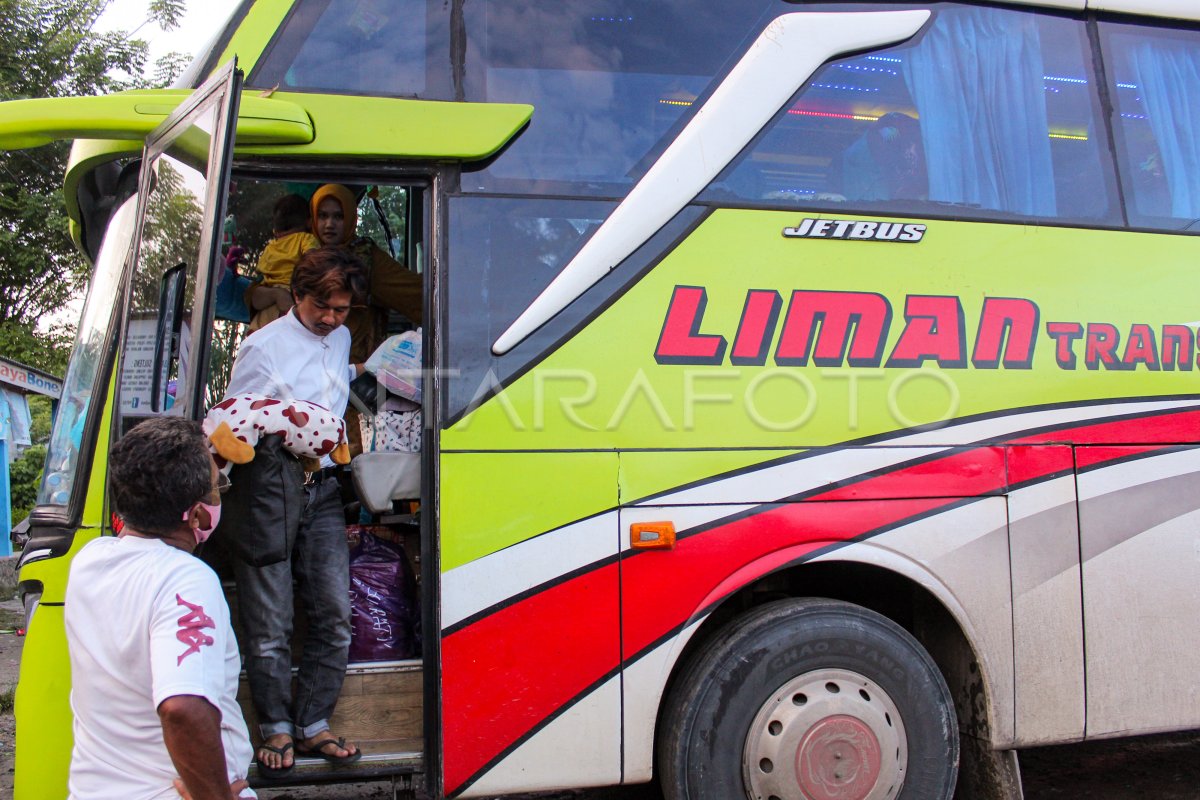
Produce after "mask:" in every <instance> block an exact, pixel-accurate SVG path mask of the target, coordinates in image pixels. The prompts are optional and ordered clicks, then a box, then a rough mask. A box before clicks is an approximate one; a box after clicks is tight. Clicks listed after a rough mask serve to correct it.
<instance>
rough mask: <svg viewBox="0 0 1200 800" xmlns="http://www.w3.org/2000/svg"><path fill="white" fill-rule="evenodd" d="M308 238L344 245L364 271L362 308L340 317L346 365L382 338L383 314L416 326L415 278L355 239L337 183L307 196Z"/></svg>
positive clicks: (347, 201) (345, 196)
mask: <svg viewBox="0 0 1200 800" xmlns="http://www.w3.org/2000/svg"><path fill="white" fill-rule="evenodd" d="M312 225H313V235H314V236H316V237H317V238H318V239H320V240H321V244H322V245H326V246H329V245H332V246H340V247H346V248H348V249H349V250H350V251H351V252H353V253H354V254H355V255H356V256H358V258H359V260H361V261H362V262H363V266H364V267H365V268H366V270H367V277H368V290H367V291H368V296H367V305H366V306H361V307H357V308H353V309H351V311H350V316H349V317H347V319H346V327H347V328H348V329H349V331H350V339H351V344H350V362H351V363H353V364H361V363H362V362H364V361H366V360H367V357H368V356H370V355H371V353H372V352H374V350H375V348H376V347H378V346H379V345H380V344H381V343H382V342H383V340H384V339H385V338H386V335H387V312H388V311H389V310H395V311H399V312H400V313H401V314H403V315H404V316H406V317H408V318H409V319H410V320H412V322H413V324H415V325H420V324H421V316H422V309H423V308H424V303H423V300H422V290H421V276H420V275H418V274H417V273H415V272H412V271H410V270H407V269H405V268H404V267H403V266H402V265H401V264H399V263H397V262H396V260H395V259H393V258H392V257H391V256H390V255H388V254H387V253H386V252H384V251H383V250H381V249H380V248H379V246H378V245H376V244H375V243H374V242H373V241H371V240H370V239H367V238H365V237H356V236H355V232H356V231H357V229H358V203H357V202H355V198H354V193H353V192H351V191H350V190H349V189H347V188H346V187H345V186H342V185H341V184H340V183H327V184H325V185H324V186H322V187H321V188H319V189H317V191H316V192H315V193H314V194H313V196H312Z"/></svg>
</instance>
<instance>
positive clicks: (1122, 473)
mask: <svg viewBox="0 0 1200 800" xmlns="http://www.w3.org/2000/svg"><path fill="white" fill-rule="evenodd" d="M1076 460H1077V469H1078V483H1079V531H1080V552H1081V554H1082V558H1083V622H1084V636H1085V638H1086V640H1087V664H1086V667H1087V684H1088V694H1087V735H1088V736H1089V737H1096V736H1111V735H1115V734H1129V733H1148V732H1152V731H1161V730H1176V729H1181V728H1193V727H1196V726H1197V725H1200V713H1198V712H1197V709H1200V690H1197V688H1196V686H1195V681H1194V680H1193V677H1194V673H1195V669H1194V664H1193V663H1192V659H1191V656H1190V654H1192V653H1194V652H1196V647H1198V646H1200V630H1197V627H1196V624H1195V622H1196V619H1197V618H1198V617H1200V591H1198V590H1197V588H1196V580H1195V578H1196V565H1197V563H1198V562H1200V535H1198V534H1197V523H1198V522H1200V500H1198V499H1197V498H1200V449H1197V448H1196V447H1188V446H1176V447H1154V448H1149V447H1145V446H1142V447H1103V446H1102V447H1081V448H1078V449H1077V451H1076ZM1147 676H1153V677H1152V678H1150V679H1147Z"/></svg>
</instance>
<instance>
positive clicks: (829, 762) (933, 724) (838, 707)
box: [658, 598, 958, 800]
mask: <svg viewBox="0 0 1200 800" xmlns="http://www.w3.org/2000/svg"><path fill="white" fill-rule="evenodd" d="M661 726H662V728H661V731H662V735H661V736H660V737H659V751H658V765H659V779H660V783H661V784H662V789H663V794H664V796H665V797H666V798H667V800H733V798H742V797H745V798H751V799H752V800H772V799H774V800H786V799H787V798H799V797H803V798H806V800H832V799H833V798H838V800H893V799H894V798H901V800H949V798H951V797H952V795H953V794H954V785H955V780H956V777H957V773H958V723H957V720H956V718H955V714H954V707H953V703H952V701H951V698H950V691H949V689H948V688H947V687H946V682H945V680H944V679H943V678H942V674H941V672H940V671H939V670H938V668H937V666H936V665H935V664H934V663H933V659H931V658H930V657H929V654H928V653H927V652H925V650H924V648H922V647H921V645H920V644H919V643H918V642H917V641H916V640H915V639H914V638H913V637H912V636H911V635H909V633H908V632H907V631H905V630H904V629H903V628H901V627H900V626H899V625H897V624H895V623H894V622H892V621H891V620H889V619H887V618H886V617H883V616H881V615H879V614H876V613H875V612H873V611H869V610H867V609H865V608H862V607H860V606H855V605H851V604H849V603H843V602H838V601H834V600H824V599H813V598H805V599H789V600H783V601H778V602H772V603H769V604H767V605H763V606H760V607H758V608H756V609H754V610H753V611H751V612H749V613H748V614H746V615H745V616H743V617H740V618H739V619H737V620H735V621H734V622H733V623H731V624H729V625H728V626H727V627H726V628H725V629H724V630H723V631H721V632H720V633H718V634H717V635H716V636H715V637H714V638H713V640H712V641H710V642H708V643H707V644H705V645H704V646H703V647H702V648H701V649H700V650H699V651H698V652H697V653H696V654H695V655H694V657H693V658H692V659H691V660H690V662H689V664H688V665H687V667H685V669H684V671H683V673H682V674H681V675H680V677H679V680H678V681H677V682H676V683H675V685H674V687H673V689H672V690H671V694H670V697H669V698H668V700H667V704H666V706H665V708H664V713H663V716H662V719H661Z"/></svg>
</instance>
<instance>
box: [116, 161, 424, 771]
mask: <svg viewBox="0 0 1200 800" xmlns="http://www.w3.org/2000/svg"><path fill="white" fill-rule="evenodd" d="M176 172H178V171H176ZM159 173H160V174H159V179H158V181H157V183H156V185H155V189H154V191H155V193H156V195H157V196H156V197H155V199H154V201H153V202H150V203H148V204H147V207H148V210H147V215H146V219H145V222H144V223H143V226H142V236H141V242H140V247H141V252H142V253H143V257H142V259H141V261H140V263H139V269H140V270H141V272H145V274H146V275H147V276H150V277H154V276H157V275H159V273H160V272H161V273H163V275H165V276H166V277H165V278H163V279H162V281H161V282H162V285H163V286H168V287H169V292H170V297H171V298H172V299H171V301H170V304H174V303H176V302H177V301H176V300H175V299H173V298H176V297H178V298H183V299H181V300H179V301H178V302H181V303H183V305H184V306H185V307H186V308H188V309H191V308H194V307H197V306H200V305H202V303H203V301H204V297H203V295H202V294H199V292H204V291H206V289H200V288H198V287H197V286H196V285H195V282H194V280H189V279H188V276H186V275H181V276H180V277H175V278H172V277H171V276H172V275H174V273H172V271H171V267H170V265H171V264H174V263H175V261H177V260H180V261H181V260H182V259H176V258H175V255H174V254H175V253H177V252H181V251H183V250H187V249H188V248H189V247H190V245H191V243H190V241H188V240H189V237H193V236H198V235H200V233H199V232H200V230H201V224H200V219H199V217H198V214H199V213H200V212H199V209H200V207H199V206H198V205H197V202H196V195H195V193H194V192H192V191H191V190H190V189H189V184H188V181H187V180H186V176H185V175H182V174H179V175H176V174H175V173H173V172H171V171H170V170H169V169H168V170H166V173H167V174H166V176H165V177H164V175H163V173H164V169H163V168H161V167H160V169H159ZM430 186H431V181H430V180H429V179H428V178H427V177H424V176H422V177H420V178H418V177H415V176H390V177H389V178H387V179H386V180H379V179H377V176H362V175H346V174H331V173H328V172H326V171H321V170H316V169H314V170H311V171H309V170H299V169H295V168H289V169H288V170H287V173H286V174H280V173H279V172H278V171H271V172H259V171H240V170H237V169H235V170H234V172H233V176H232V179H231V181H230V184H229V188H228V192H227V195H226V201H225V202H226V208H225V213H224V215H223V216H222V217H221V218H220V219H219V222H218V225H217V227H216V228H215V229H214V230H213V231H212V232H211V233H210V235H211V236H213V237H214V239H215V240H216V241H217V245H216V247H217V248H218V255H217V258H216V259H215V262H214V268H213V272H212V274H211V275H210V281H211V284H210V286H211V295H210V298H211V300H210V302H211V304H212V308H213V311H212V316H211V320H212V322H211V325H210V326H209V328H208V330H207V331H206V332H202V333H201V334H200V337H199V338H200V339H201V340H202V342H203V344H202V346H201V347H199V348H195V347H194V346H193V347H191V348H189V347H183V348H182V349H180V348H178V347H177V348H176V349H175V350H174V351H172V354H171V359H169V364H168V367H164V369H168V371H169V372H170V375H169V376H168V380H167V382H165V383H164V386H165V388H164V389H162V391H163V393H164V400H163V402H160V403H158V404H153V403H149V402H140V401H139V400H138V398H137V396H136V393H137V392H138V391H142V388H143V386H144V385H145V384H146V383H147V379H146V378H145V376H144V375H143V374H142V373H141V372H140V371H139V366H144V365H145V364H146V363H147V362H149V363H153V359H150V358H147V357H145V355H144V354H142V353H141V352H140V351H139V350H138V349H137V348H138V347H141V346H143V343H144V342H146V341H149V342H153V341H154V336H153V328H152V327H150V328H148V329H147V330H146V331H144V332H143V333H145V335H144V336H143V335H139V331H140V328H139V327H138V326H139V325H142V326H144V325H145V324H146V323H144V322H142V320H141V317H140V316H139V315H138V314H136V313H135V314H131V316H130V321H129V325H130V335H128V336H127V337H125V340H124V342H123V356H124V361H123V364H124V365H125V366H123V367H122V371H121V373H120V374H121V378H120V382H119V385H118V389H117V391H118V395H119V397H120V398H121V399H120V400H119V401H118V407H119V408H121V409H122V410H123V417H122V426H121V429H122V430H123V429H126V428H128V427H129V426H132V425H134V424H137V422H138V421H140V419H141V418H144V417H146V416H150V415H154V414H170V413H178V412H177V411H173V409H175V408H176V404H175V403H174V402H173V395H172V394H171V380H170V379H172V378H174V376H175V373H176V372H179V373H180V374H191V371H192V370H195V374H196V375H197V376H198V378H197V379H198V380H199V382H200V384H201V387H202V389H201V392H200V402H199V403H198V404H197V405H196V406H195V409H194V411H193V412H191V413H192V414H193V416H195V417H196V418H199V419H203V418H204V417H205V414H206V413H207V412H208V411H209V410H210V409H213V407H214V406H216V405H218V404H219V403H222V401H223V400H226V399H228V398H229V396H230V395H229V392H228V388H229V386H230V379H231V377H232V376H233V374H234V368H235V361H236V358H237V354H238V351H239V348H240V347H241V345H242V343H243V342H245V341H246V339H247V337H248V336H251V335H253V334H254V332H255V331H257V330H259V329H261V328H263V327H266V326H267V325H271V324H273V322H274V321H277V320H279V318H280V317H282V316H283V315H286V314H290V313H291V310H290V308H291V295H290V291H289V290H288V283H287V281H288V274H287V273H288V270H289V269H290V267H291V266H294V263H293V264H291V265H287V264H285V265H283V266H281V265H280V263H278V260H275V261H272V252H275V251H278V250H279V249H280V248H279V247H278V243H280V242H281V241H283V240H284V239H285V237H296V238H297V241H302V242H303V243H302V244H300V245H299V246H298V247H297V248H296V250H297V251H298V253H299V252H302V251H303V250H305V249H307V248H310V247H317V246H337V247H341V248H344V249H346V250H348V251H349V252H350V253H352V254H353V255H354V256H355V258H356V259H357V260H358V261H359V262H360V263H361V265H362V267H363V271H364V273H365V275H366V277H367V286H368V291H367V295H366V297H364V298H362V302H360V303H356V304H355V307H354V308H352V309H351V313H350V317H349V318H348V320H347V327H348V328H350V329H351V331H352V335H353V345H352V349H351V363H363V362H370V363H372V367H371V369H372V370H373V372H368V374H366V375H364V376H363V377H362V378H360V379H358V380H356V381H354V383H353V384H352V387H351V395H350V397H351V401H350V404H349V407H348V408H347V411H346V417H345V423H346V439H347V443H348V445H349V448H350V452H351V455H352V458H351V459H350V463H348V464H345V465H340V466H336V467H335V468H334V475H333V477H334V479H336V481H337V483H338V485H339V489H340V493H341V500H342V505H343V509H344V512H345V522H346V524H347V536H346V542H345V546H346V547H347V548H348V550H349V560H350V605H351V643H350V653H349V664H348V666H347V668H346V674H345V680H344V682H343V684H342V688H341V693H340V695H339V698H338V701H337V704H336V708H335V711H334V713H333V715H332V716H331V717H330V719H329V724H330V730H331V731H332V732H335V733H336V734H337V735H338V736H342V737H345V739H346V741H347V742H352V743H354V744H355V745H357V746H358V747H359V748H360V750H361V751H362V753H363V757H362V758H361V760H359V761H358V762H357V763H355V764H353V765H349V766H339V767H336V768H334V767H333V766H331V765H330V763H329V762H327V761H325V760H322V759H319V758H315V757H304V756H299V757H297V758H296V760H295V767H294V769H293V770H291V771H290V773H289V774H288V776H287V778H286V781H288V782H301V783H307V782H313V781H321V780H325V779H343V780H344V779H348V778H350V777H352V776H361V777H378V776H381V775H388V774H392V775H409V774H414V773H419V772H423V771H425V769H426V753H427V752H428V751H427V748H426V745H425V727H426V723H425V719H426V711H425V709H426V707H427V706H426V687H425V683H424V680H423V677H424V675H425V670H424V664H425V660H424V656H425V654H426V652H427V650H428V648H427V647H426V646H425V645H424V644H423V642H422V631H423V630H428V629H430V628H429V627H428V626H424V625H422V621H421V614H422V609H424V608H428V606H429V601H428V600H427V599H426V598H425V597H423V594H424V592H423V588H424V587H425V586H426V585H428V583H427V581H426V580H423V579H422V577H421V574H422V571H423V569H424V567H425V564H426V563H427V561H428V560H429V556H428V555H427V553H428V548H427V545H426V542H428V537H427V536H425V535H423V534H422V529H423V526H425V525H426V520H425V515H423V513H422V510H423V508H424V507H425V506H426V504H425V503H423V492H424V491H425V490H426V487H425V485H424V484H425V482H424V481H422V473H423V468H422V460H423V455H422V452H423V449H424V448H423V440H424V438H425V437H424V436H423V429H424V426H425V423H424V422H423V418H424V416H423V407H422V406H423V404H422V402H421V401H422V397H421V394H420V393H419V390H420V387H421V380H420V377H421V376H420V375H419V374H408V373H404V374H397V372H396V370H392V369H390V368H389V366H388V364H390V363H391V362H387V363H381V364H379V365H376V364H374V362H372V360H371V359H370V356H371V355H372V353H374V352H375V351H377V350H380V349H386V343H393V345H394V344H395V343H398V342H402V343H405V344H406V345H408V346H409V347H410V348H412V349H411V350H410V351H408V352H414V351H415V352H416V353H417V354H418V356H417V357H418V358H419V353H420V352H421V350H422V348H421V343H422V338H423V327H422V326H423V322H424V319H425V313H424V308H425V298H424V292H423V289H422V286H423V278H424V277H425V275H426V274H427V269H426V265H427V261H426V258H427V255H426V253H427V242H428V241H429V234H428V230H427V227H426V223H425V221H426V220H427V219H428V218H429V214H428V210H427V207H428V204H429V196H430ZM335 188H336V191H334V189H335ZM331 193H333V194H336V195H338V196H342V197H346V198H349V202H351V203H352V205H351V206H350V207H349V208H348V209H347V213H346V215H345V220H344V227H345V235H344V237H343V238H342V239H341V240H340V241H338V242H326V241H324V238H325V237H322V235H321V234H322V232H321V231H320V230H319V227H318V225H316V224H314V222H315V221H316V217H317V214H316V208H315V206H316V204H315V203H314V202H313V198H314V196H315V197H317V199H318V200H319V199H320V197H321V196H327V195H330V194H331ZM289 205H291V206H292V207H294V208H298V209H299V210H300V216H302V217H303V224H300V223H297V222H296V221H294V220H293V221H292V222H290V223H289V222H287V221H286V220H284V221H283V222H281V214H280V209H281V208H284V207H287V206H289ZM273 244H274V245H276V246H274V247H272V245H273ZM298 253H297V254H298ZM147 281H148V282H147V286H150V285H151V284H154V286H153V287H152V288H155V289H157V286H158V282H157V281H154V280H150V278H147ZM150 294H151V293H150V291H149V289H148V290H147V297H150ZM153 299H154V300H155V302H157V301H158V298H157V297H155V298H153ZM147 302H148V303H149V301H147ZM189 313H190V312H189ZM147 318H148V319H149V316H148V317H147ZM150 324H151V326H153V322H152V321H151V322H150ZM181 324H182V325H183V326H184V329H183V330H182V333H181V336H180V337H179V338H180V340H182V341H189V340H191V334H190V330H188V329H187V325H188V321H186V320H185V321H184V322H183V323H181ZM189 352H198V353H201V354H202V357H204V356H206V357H207V358H206V360H207V363H200V364H189V363H188V361H189ZM376 360H378V359H376ZM150 382H151V383H153V381H152V380H151V381H150ZM176 385H178V384H176ZM279 399H284V400H288V399H303V398H279ZM240 469H242V468H241V467H239V466H234V467H233V468H232V470H231V471H230V477H231V480H232V481H233V482H234V484H235V487H236V483H237V481H238V480H239V474H240V473H239V470H240ZM246 474H247V475H248V474H249V473H246ZM227 516H228V515H227ZM237 531H238V528H236V527H221V528H218V530H217V532H216V534H215V535H214V537H213V538H212V539H211V540H210V542H209V543H206V545H205V547H204V548H203V550H202V551H201V553H200V555H201V557H202V558H203V559H204V560H205V561H207V562H208V563H209V564H210V565H211V566H212V567H213V568H214V570H216V571H217V573H218V575H219V576H220V577H221V580H222V585H223V587H224V588H225V592H226V597H227V599H228V602H229V606H230V611H231V617H232V620H233V625H234V629H235V632H236V633H237V636H238V641H239V644H240V645H241V646H242V649H243V657H245V656H246V641H247V640H246V631H245V622H244V620H245V618H246V617H245V615H244V614H243V613H242V612H243V611H244V609H243V607H242V606H243V598H242V597H241V596H240V594H239V591H238V585H237V580H236V579H235V572H236V570H235V568H234V564H235V562H236V560H237V559H239V558H242V557H243V555H242V552H241V549H240V548H239V547H238V546H237V542H236V541H234V538H233V537H234V536H236V535H237ZM222 534H225V535H224V536H223V535H222ZM280 613H290V614H291V616H292V620H293V625H292V637H291V654H292V675H293V680H294V679H295V675H296V674H297V670H298V667H299V664H300V661H301V657H302V652H303V647H304V642H305V638H306V636H307V635H308V633H309V630H310V627H311V626H310V624H309V620H308V618H307V616H306V612H305V609H304V608H303V606H302V604H301V603H300V602H299V600H298V599H297V602H296V604H295V607H294V608H293V609H290V610H282V609H281V610H280ZM434 674H436V672H435V673H434ZM239 702H240V704H241V706H242V708H243V711H244V714H245V718H246V722H247V727H248V728H249V730H250V732H251V738H252V741H253V744H254V745H255V746H256V747H258V746H259V745H260V744H261V743H262V741H263V739H262V736H261V734H260V729H259V724H258V723H259V718H258V712H257V710H256V708H255V704H254V702H253V699H252V697H251V692H250V688H249V682H248V679H247V677H246V672H245V670H244V669H243V675H242V681H241V685H240V690H239ZM263 779H264V776H262V775H256V773H255V768H252V769H251V780H252V781H255V782H262V781H263ZM275 782H278V781H273V782H272V783H275Z"/></svg>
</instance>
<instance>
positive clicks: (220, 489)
mask: <svg viewBox="0 0 1200 800" xmlns="http://www.w3.org/2000/svg"><path fill="white" fill-rule="evenodd" d="M232 485H233V484H232V483H230V482H229V476H228V475H226V474H225V473H224V472H218V473H217V494H225V493H226V492H228V491H229V487H230V486H232Z"/></svg>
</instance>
